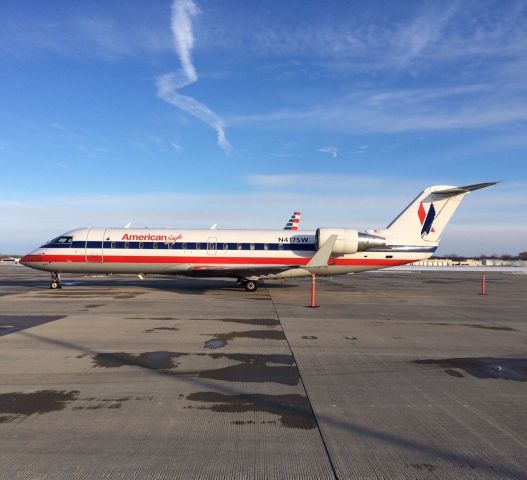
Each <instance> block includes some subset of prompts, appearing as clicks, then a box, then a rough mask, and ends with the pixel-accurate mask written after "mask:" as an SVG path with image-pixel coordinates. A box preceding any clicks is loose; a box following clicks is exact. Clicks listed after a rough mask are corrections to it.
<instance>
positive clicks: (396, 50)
mask: <svg viewBox="0 0 527 480" xmlns="http://www.w3.org/2000/svg"><path fill="white" fill-rule="evenodd" d="M0 8H1V14H0V62H1V69H0V89H1V93H2V108H1V109H0V167H1V171H2V183H1V185H2V189H1V192H2V193H1V195H0V252H8V251H9V252H18V253H23V252H25V251H27V250H30V249H32V248H33V247H34V246H36V245H38V244H40V243H42V242H43V241H44V240H46V239H48V238H49V237H52V236H54V235H56V234H59V233H61V232H63V231H65V230H69V229H71V228H75V227H82V226H122V225H124V224H126V223H128V222H132V224H133V226H138V227H142V226H146V225H148V226H174V227H205V228H207V227H209V226H210V225H212V224H214V223H218V224H219V226H220V227H224V228H259V227H262V228H280V227H281V226H282V224H283V223H284V222H285V220H286V219H287V218H288V217H289V215H290V213H291V212H292V211H293V210H301V211H302V225H303V226H304V227H305V228H316V227H318V226H346V227H350V228H360V229H365V228H371V227H383V226H385V225H386V224H388V223H389V222H390V221H391V220H392V219H393V218H394V217H395V216H396V215H397V214H398V213H399V211H400V210H401V209H402V208H403V207H405V206H406V204H407V203H408V202H409V200H411V199H412V198H413V197H414V196H415V195H416V194H417V193H418V191H420V190H421V189H422V188H424V187H426V186H429V185H434V184H448V185H464V184H469V183H477V182H482V181H489V180H500V181H502V182H503V183H501V184H500V185H498V186H496V187H493V188H492V189H488V190H483V191H480V192H475V193H474V194H472V195H470V196H469V197H468V198H467V199H466V200H465V202H464V203H463V205H462V206H461V208H460V211H458V213H457V214H456V216H455V217H454V219H453V220H452V222H451V224H450V225H449V227H448V228H447V230H446V232H445V234H444V236H443V241H442V245H441V248H440V253H443V254H447V253H451V252H457V253H460V254H480V253H487V254H491V253H517V252H518V251H520V250H526V249H527V244H526V241H525V238H527V222H526V220H527V214H526V212H527V193H526V187H527V163H526V160H527V155H526V154H527V88H526V87H527V3H526V2H514V1H507V2H503V1H494V2H493V1H474V2H471V1H464V2H422V1H421V2H407V1H404V2H380V1H379V2H375V1H364V2H355V1H329V2H320V1H307V0H301V1H287V2H284V1H266V2H256V1H253V2H251V1H241V0H238V1H230V0H229V1H221V2H218V1H212V0H195V1H194V2H192V1H191V0H179V1H175V2H173V3H172V2H170V1H159V2H146V1H135V2H134V1H122V2H119V1H116V2H102V1H101V2H96V1H94V2H70V1H64V2H61V1H54V2H39V1H25V2H20V1H9V0H7V1H4V2H2V6H1V7H0Z"/></svg>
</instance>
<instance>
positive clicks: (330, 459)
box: [266, 288, 339, 480]
mask: <svg viewBox="0 0 527 480" xmlns="http://www.w3.org/2000/svg"><path fill="white" fill-rule="evenodd" d="M266 290H267V294H268V295H269V298H270V299H271V303H272V304H273V308H274V311H275V313H276V318H277V320H278V321H279V322H280V326H281V327H282V332H284V337H285V341H286V342H287V347H288V348H289V351H290V352H291V356H292V357H293V361H294V362H295V365H296V369H297V371H298V378H300V383H301V384H302V389H303V390H304V393H305V394H306V398H307V402H308V403H309V408H310V409H311V413H312V414H313V418H314V419H315V424H316V426H317V430H318V434H319V435H320V440H321V441H322V445H324V451H325V452H326V456H327V458H328V462H329V466H330V467H331V471H332V473H333V478H335V479H336V480H339V476H338V474H337V469H336V467H335V464H334V463H333V459H332V458H331V453H330V452H329V448H328V446H327V443H326V440H325V439H324V434H323V433H322V428H321V427H320V423H319V422H318V418H317V415H316V414H315V410H314V409H313V405H312V403H311V398H309V393H308V391H307V388H306V385H305V383H304V379H303V378H302V372H301V371H300V368H299V367H298V363H297V361H296V357H295V353H294V352H293V349H292V348H291V344H290V343H289V339H288V338H287V334H286V332H285V330H284V327H283V326H282V321H281V319H280V314H279V313H278V309H277V308H276V304H275V303H274V299H273V296H272V295H271V292H269V289H268V288H267V289H266Z"/></svg>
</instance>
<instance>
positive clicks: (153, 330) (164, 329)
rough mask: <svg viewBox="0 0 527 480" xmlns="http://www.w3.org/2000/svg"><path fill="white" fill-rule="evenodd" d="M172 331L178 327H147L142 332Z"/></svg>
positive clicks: (175, 330)
mask: <svg viewBox="0 0 527 480" xmlns="http://www.w3.org/2000/svg"><path fill="white" fill-rule="evenodd" d="M167 330H168V331H172V332H177V331H178V330H179V328H177V327H156V328H149V329H148V330H143V333H153V332H161V331H167Z"/></svg>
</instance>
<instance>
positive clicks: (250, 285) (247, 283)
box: [236, 278, 258, 292]
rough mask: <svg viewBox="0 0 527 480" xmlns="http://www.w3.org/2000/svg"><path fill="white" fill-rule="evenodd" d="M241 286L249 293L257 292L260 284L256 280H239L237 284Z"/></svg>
mask: <svg viewBox="0 0 527 480" xmlns="http://www.w3.org/2000/svg"><path fill="white" fill-rule="evenodd" d="M236 283H238V284H239V285H243V288H245V290H247V291H248V292H256V290H258V284H257V283H256V281H255V280H247V279H246V278H239V279H238V281H237V282H236Z"/></svg>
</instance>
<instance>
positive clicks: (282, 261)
mask: <svg viewBox="0 0 527 480" xmlns="http://www.w3.org/2000/svg"><path fill="white" fill-rule="evenodd" d="M88 257H90V262H86V256H85V255H43V254H35V255H26V256H25V257H23V258H22V259H21V262H22V263H24V264H26V263H106V264H111V263H153V264H156V263H183V264H188V263H199V264H208V265H221V264H226V265H285V266H295V265H307V263H308V262H309V260H311V257H296V258H295V257H268V258H267V257H212V256H210V257H181V256H173V257H172V256H146V255H145V256H141V255H104V257H102V261H101V257H100V255H88ZM415 261H416V259H413V260H407V259H405V260H403V259H384V258H378V259H374V258H330V259H329V262H328V265H337V266H347V265H371V266H383V267H389V266H396V265H404V264H406V263H411V262H415Z"/></svg>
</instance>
